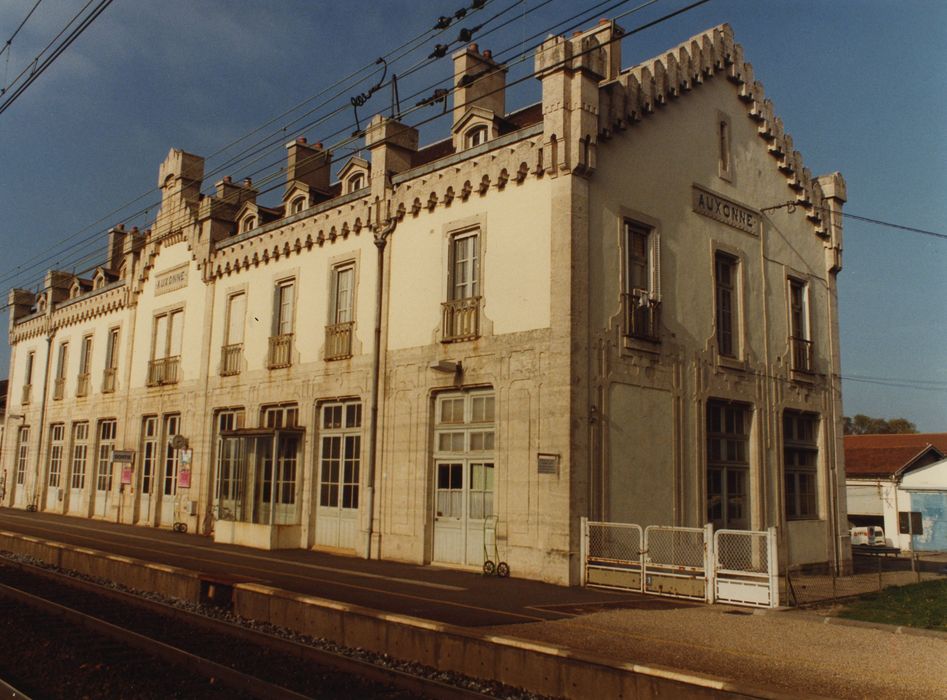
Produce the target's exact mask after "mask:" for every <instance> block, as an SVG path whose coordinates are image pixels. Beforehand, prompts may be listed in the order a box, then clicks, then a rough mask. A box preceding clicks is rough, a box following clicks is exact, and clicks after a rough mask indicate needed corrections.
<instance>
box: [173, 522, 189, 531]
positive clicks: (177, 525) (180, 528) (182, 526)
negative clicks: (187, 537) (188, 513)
mask: <svg viewBox="0 0 947 700" xmlns="http://www.w3.org/2000/svg"><path fill="white" fill-rule="evenodd" d="M171 529H173V530H174V531H175V532H187V523H174V525H173V526H172V528H171Z"/></svg>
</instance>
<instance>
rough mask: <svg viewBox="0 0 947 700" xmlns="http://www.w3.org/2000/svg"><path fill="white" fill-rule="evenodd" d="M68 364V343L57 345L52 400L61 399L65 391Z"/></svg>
mask: <svg viewBox="0 0 947 700" xmlns="http://www.w3.org/2000/svg"><path fill="white" fill-rule="evenodd" d="M68 363H69V343H68V342H63V343H60V344H59V359H58V360H57V361H56V381H55V383H54V384H53V398H54V399H57V400H58V399H61V398H62V397H63V395H64V394H65V389H66V365H67V364H68Z"/></svg>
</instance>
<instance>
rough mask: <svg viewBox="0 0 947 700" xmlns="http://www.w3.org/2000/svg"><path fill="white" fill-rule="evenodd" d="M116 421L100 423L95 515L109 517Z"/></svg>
mask: <svg viewBox="0 0 947 700" xmlns="http://www.w3.org/2000/svg"><path fill="white" fill-rule="evenodd" d="M115 425H116V424H115V421H114V420H103V421H99V440H98V448H97V449H96V460H95V461H96V470H95V505H94V507H93V515H94V516H95V517H97V518H104V517H106V516H107V515H108V507H109V494H110V493H111V491H112V466H113V465H112V451H113V449H114V448H115Z"/></svg>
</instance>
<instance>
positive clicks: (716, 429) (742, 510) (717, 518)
mask: <svg viewBox="0 0 947 700" xmlns="http://www.w3.org/2000/svg"><path fill="white" fill-rule="evenodd" d="M750 416H751V413H750V407H749V406H748V405H746V404H741V403H736V402H732V401H718V400H711V401H708V402H707V521H708V522H711V523H713V525H714V528H716V529H720V528H728V529H733V530H746V529H748V528H749V526H750V491H749V482H750Z"/></svg>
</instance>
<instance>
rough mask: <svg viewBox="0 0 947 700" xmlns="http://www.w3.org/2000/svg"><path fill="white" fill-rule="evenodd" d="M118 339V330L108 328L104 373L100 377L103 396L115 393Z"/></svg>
mask: <svg viewBox="0 0 947 700" xmlns="http://www.w3.org/2000/svg"><path fill="white" fill-rule="evenodd" d="M118 338H119V335H118V328H110V329H109V335H108V341H107V343H106V346H105V373H104V374H103V376H102V393H103V394H110V393H112V392H114V391H115V380H116V375H117V373H118Z"/></svg>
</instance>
